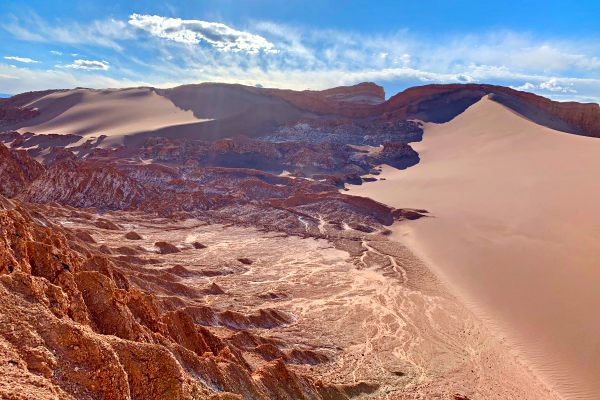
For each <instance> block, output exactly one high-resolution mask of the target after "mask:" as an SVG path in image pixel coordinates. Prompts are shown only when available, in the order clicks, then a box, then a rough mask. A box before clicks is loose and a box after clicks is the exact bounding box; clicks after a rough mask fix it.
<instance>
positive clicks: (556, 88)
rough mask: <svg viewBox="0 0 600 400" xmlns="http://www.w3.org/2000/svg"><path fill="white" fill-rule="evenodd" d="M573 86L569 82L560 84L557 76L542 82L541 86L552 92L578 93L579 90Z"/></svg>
mask: <svg viewBox="0 0 600 400" xmlns="http://www.w3.org/2000/svg"><path fill="white" fill-rule="evenodd" d="M571 86H572V85H569V84H560V83H559V80H558V79H557V78H552V79H548V80H547V81H544V82H542V83H540V85H539V88H540V89H544V90H549V91H551V92H561V93H577V90H574V89H572V88H571Z"/></svg>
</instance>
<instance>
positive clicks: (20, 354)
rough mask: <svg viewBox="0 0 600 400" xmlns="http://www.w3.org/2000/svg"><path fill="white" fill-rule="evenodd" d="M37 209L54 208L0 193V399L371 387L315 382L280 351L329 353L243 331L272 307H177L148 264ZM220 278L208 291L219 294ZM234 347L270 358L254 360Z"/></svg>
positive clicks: (278, 317) (266, 393)
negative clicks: (102, 246) (105, 248)
mask: <svg viewBox="0 0 600 400" xmlns="http://www.w3.org/2000/svg"><path fill="white" fill-rule="evenodd" d="M52 210H54V211H52V212H59V213H65V212H66V210H62V209H60V208H56V207H55V208H52ZM40 211H46V212H48V211H50V209H45V208H44V207H39V206H35V207H34V206H29V205H24V204H21V203H20V202H18V201H11V200H8V199H6V198H4V197H1V196H0V268H1V269H0V302H1V304H2V307H0V344H1V346H0V360H2V363H0V373H1V374H2V377H3V379H2V383H0V395H1V396H2V397H3V398H40V399H46V398H48V399H50V398H64V399H74V398H105V399H123V400H125V399H136V400H137V399H139V400H142V399H148V398H152V399H165V400H167V399H182V400H183V399H190V400H191V399H194V398H221V399H225V398H243V399H261V400H267V399H276V398H282V399H283V398H290V397H289V396H293V397H292V398H298V399H342V400H343V399H348V398H349V397H350V396H352V395H353V394H358V393H365V392H369V390H372V387H370V389H369V388H366V387H365V388H363V387H362V386H361V387H359V386H356V387H353V388H352V389H349V388H348V387H341V386H336V385H330V384H324V383H322V382H315V381H314V380H312V379H311V378H309V377H306V376H303V375H302V374H300V373H299V372H294V371H292V370H291V369H290V367H288V365H287V364H286V361H284V360H282V359H281V358H284V359H285V360H288V361H289V362H292V363H297V362H309V363H312V362H321V361H325V360H326V359H325V358H322V357H319V356H318V355H316V354H312V353H310V354H309V353H306V352H304V351H302V350H297V351H294V349H293V348H292V349H291V350H290V351H289V352H288V353H284V352H283V351H282V350H281V349H279V348H278V346H281V345H282V343H279V342H277V341H273V340H271V339H263V338H261V337H260V336H256V335H254V334H250V333H248V332H244V331H240V329H245V328H244V327H260V328H262V329H269V328H271V327H274V326H280V325H281V324H285V323H288V322H289V318H290V317H289V316H287V315H285V314H283V313H281V312H277V311H275V310H270V309H267V310H262V311H260V312H258V313H256V314H249V315H246V314H242V313H239V312H235V311H233V310H226V311H215V310H213V309H212V308H210V307H208V306H206V307H198V306H197V305H196V306H193V307H190V306H188V307H182V304H181V302H184V304H185V300H183V299H181V298H179V299H178V300H177V302H175V303H174V304H170V303H169V302H168V301H162V300H160V299H159V298H157V297H156V296H155V295H154V294H152V293H147V292H145V291H144V290H143V289H141V288H140V286H144V285H145V284H144V282H146V284H152V282H153V279H151V274H150V271H146V272H144V273H141V271H142V270H141V269H137V268H136V267H134V266H133V265H130V264H128V263H126V262H120V261H116V260H114V259H111V258H110V257H108V256H106V255H102V254H101V253H98V252H97V251H96V250H94V248H93V247H89V246H88V244H86V243H85V242H83V241H78V239H76V235H75V234H74V233H72V232H70V231H68V230H66V229H64V228H62V227H60V226H58V225H54V224H53V223H52V222H51V221H49V220H42V219H40V218H43V217H41V216H40V215H41V214H40V213H39V212H40ZM34 215H35V216H34ZM146 280H148V281H146ZM156 282H158V281H156ZM217 289H220V288H219V287H218V286H213V288H212V292H213V293H214V295H219V294H221V293H222V291H221V290H217ZM180 293H181V292H180ZM200 296H203V295H199V296H197V297H194V298H193V304H198V302H199V301H201V299H202V297H200ZM205 318H209V320H208V321H206V325H213V324H215V322H216V321H218V322H216V323H217V324H218V325H219V327H218V331H219V332H221V333H223V330H224V329H225V330H228V329H231V328H230V327H233V329H235V331H229V332H230V333H229V334H226V335H224V336H225V337H230V338H231V340H229V339H224V338H221V337H218V336H216V335H215V334H214V333H213V332H212V331H211V330H209V329H208V328H207V327H203V326H200V325H202V324H204V323H205ZM251 342H252V343H254V344H251ZM242 352H251V353H253V354H255V355H256V356H258V357H261V358H267V359H274V358H275V357H278V358H277V359H275V360H274V361H272V362H270V363H264V364H263V365H259V366H257V367H252V366H250V365H249V364H248V363H247V362H246V361H245V359H244V357H243V356H242ZM4 361H6V362H4ZM5 383H8V385H7V384H5ZM234 394H238V396H235V395H234ZM211 396H216V397H211Z"/></svg>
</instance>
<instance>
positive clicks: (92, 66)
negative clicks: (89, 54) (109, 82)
mask: <svg viewBox="0 0 600 400" xmlns="http://www.w3.org/2000/svg"><path fill="white" fill-rule="evenodd" d="M65 67H66V68H73V69H83V70H86V71H98V70H101V71H108V69H109V68H110V65H109V64H108V62H106V61H96V60H75V61H73V63H72V64H68V65H65Z"/></svg>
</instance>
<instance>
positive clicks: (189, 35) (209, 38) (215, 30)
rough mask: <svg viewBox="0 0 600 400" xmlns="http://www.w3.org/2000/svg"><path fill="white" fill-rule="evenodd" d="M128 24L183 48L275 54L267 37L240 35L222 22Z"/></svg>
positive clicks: (148, 19) (142, 20)
mask: <svg viewBox="0 0 600 400" xmlns="http://www.w3.org/2000/svg"><path fill="white" fill-rule="evenodd" d="M129 24H130V25H132V26H134V27H136V28H139V29H142V30H144V31H146V32H148V33H150V34H151V35H153V36H156V37H159V38H163V39H168V40H172V41H174V42H178V43H183V44H199V43H201V42H205V43H207V44H209V45H211V46H213V47H215V48H216V49H218V50H222V51H244V52H247V53H258V52H259V51H265V52H276V50H275V49H274V45H273V43H271V42H269V41H268V40H267V39H265V38H264V37H262V36H259V35H255V34H252V33H249V32H244V31H239V30H236V29H233V28H231V27H229V26H227V25H225V24H222V23H219V22H208V21H200V20H183V19H180V18H166V17H161V16H158V15H141V14H132V15H131V16H130V17H129Z"/></svg>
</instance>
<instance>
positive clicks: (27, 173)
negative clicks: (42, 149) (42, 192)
mask: <svg viewBox="0 0 600 400" xmlns="http://www.w3.org/2000/svg"><path fill="white" fill-rule="evenodd" d="M43 172H44V167H43V166H42V165H41V164H40V163H38V162H37V161H35V160H34V159H32V158H31V157H29V156H28V155H27V152H25V151H24V150H11V149H8V148H6V146H5V145H4V144H2V143H0V182H2V184H1V185H0V194H2V195H4V196H7V197H14V196H16V195H17V194H19V193H20V192H21V191H22V190H24V189H25V188H26V187H27V186H28V185H29V184H31V182H33V181H34V180H35V179H36V178H38V177H39V176H40V175H42V173H43Z"/></svg>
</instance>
